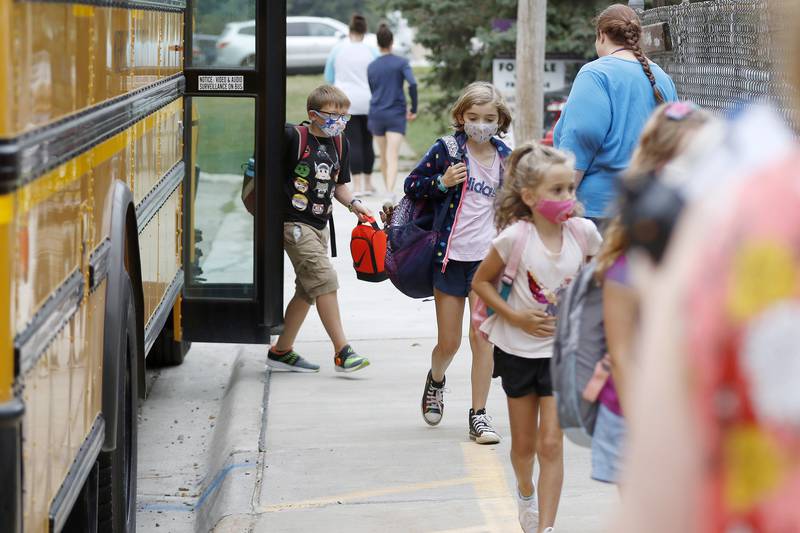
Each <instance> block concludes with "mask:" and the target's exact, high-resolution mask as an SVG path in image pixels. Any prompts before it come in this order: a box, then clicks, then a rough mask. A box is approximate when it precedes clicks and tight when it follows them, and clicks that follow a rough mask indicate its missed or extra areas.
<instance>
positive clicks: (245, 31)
mask: <svg viewBox="0 0 800 533" xmlns="http://www.w3.org/2000/svg"><path fill="white" fill-rule="evenodd" d="M239 34H240V35H253V36H255V34H256V27H255V26H245V27H243V28H239Z"/></svg>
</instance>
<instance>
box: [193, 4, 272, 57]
mask: <svg viewBox="0 0 800 533" xmlns="http://www.w3.org/2000/svg"><path fill="white" fill-rule="evenodd" d="M232 7H235V8H236V10H235V11H234V10H233V9H232ZM255 14H256V4H255V0H247V1H245V2H236V3H232V2H229V3H224V2H223V3H220V2H217V1H216V0H198V1H196V2H195V3H194V33H193V34H192V39H193V43H192V55H191V66H193V67H203V66H214V67H246V68H253V67H254V66H255V58H256V21H255Z"/></svg>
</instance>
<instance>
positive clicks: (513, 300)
mask: <svg viewBox="0 0 800 533" xmlns="http://www.w3.org/2000/svg"><path fill="white" fill-rule="evenodd" d="M526 224H530V222H526V221H519V222H517V223H516V224H513V225H512V226H509V227H508V228H506V229H504V230H503V231H502V232H500V235H498V236H497V238H496V239H495V240H494V241H492V246H494V248H495V250H497V253H499V254H500V257H501V258H502V259H503V262H504V263H506V262H508V260H509V258H510V256H511V251H512V249H513V248H514V242H515V241H516V239H517V235H518V234H519V232H520V231H522V230H523V229H524V225H526ZM568 225H569V226H571V228H569V227H567V226H568ZM531 226H532V227H531V235H530V239H529V241H528V243H527V245H526V246H525V251H524V252H523V254H522V259H521V260H520V264H519V268H518V269H517V277H516V278H514V284H513V285H512V286H511V293H510V294H509V296H508V304H509V305H510V306H511V307H512V308H513V309H515V310H517V311H524V310H528V309H530V310H539V311H544V312H546V313H548V314H549V315H551V316H556V315H557V314H558V301H559V298H560V297H561V295H562V293H563V292H564V291H565V290H566V288H567V287H569V284H570V283H572V280H573V279H574V278H575V276H576V274H577V273H578V270H580V268H581V266H582V265H583V262H584V259H585V258H586V256H594V255H597V252H598V251H599V250H600V244H601V243H602V242H603V239H602V237H601V236H600V233H599V232H598V231H597V228H596V227H595V225H594V224H593V223H592V222H591V221H590V220H587V219H585V218H572V219H570V220H568V221H567V222H566V223H564V224H562V229H561V231H562V244H561V251H560V252H557V253H553V252H551V251H550V250H549V249H548V248H547V247H546V246H545V245H544V243H543V242H542V240H541V239H540V238H539V233H538V232H537V231H536V227H535V226H533V225H532V224H531ZM575 234H579V235H582V237H583V239H582V240H583V241H584V242H585V244H586V249H585V250H582V249H581V245H580V244H579V241H578V240H577V239H576V237H575ZM481 331H483V332H484V333H486V334H487V335H489V342H491V343H492V344H494V345H495V346H497V347H498V348H500V349H501V350H503V351H504V352H506V353H509V354H512V355H516V356H518V357H525V358H527V359H541V358H546V357H552V356H553V337H536V336H534V335H530V334H528V333H526V332H525V331H523V330H521V329H519V328H516V327H514V326H512V325H511V324H509V323H508V322H507V321H506V320H504V319H503V318H502V317H500V316H499V315H497V314H495V315H492V316H491V317H489V319H488V320H486V322H484V323H483V325H482V326H481Z"/></svg>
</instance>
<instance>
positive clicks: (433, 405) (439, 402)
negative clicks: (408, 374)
mask: <svg viewBox="0 0 800 533" xmlns="http://www.w3.org/2000/svg"><path fill="white" fill-rule="evenodd" d="M444 382H445V380H444V379H442V385H441V387H436V386H435V385H434V384H433V376H432V373H431V371H428V378H427V379H426V380H425V392H423V393H422V418H424V419H425V422H426V423H427V424H428V425H429V426H436V425H438V424H439V422H441V421H442V415H444Z"/></svg>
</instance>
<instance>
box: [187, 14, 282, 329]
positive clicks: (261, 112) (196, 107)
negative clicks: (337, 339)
mask: <svg viewBox="0 0 800 533" xmlns="http://www.w3.org/2000/svg"><path fill="white" fill-rule="evenodd" d="M215 1H216V0H190V1H189V2H188V5H187V10H188V12H187V13H188V14H190V15H189V16H187V17H186V25H185V27H186V29H185V32H186V34H185V47H184V50H185V56H184V57H185V74H186V98H185V110H184V113H185V116H184V119H185V122H184V123H185V124H186V127H185V130H184V142H185V145H184V158H185V160H186V162H187V169H188V170H189V171H187V172H186V177H185V182H184V189H183V190H184V221H183V222H184V223H183V235H182V244H183V250H182V253H183V265H184V273H185V285H184V294H183V302H182V306H181V313H182V317H181V320H180V323H181V324H182V332H181V334H182V338H183V339H185V340H190V341H202V342H236V343H253V344H266V343H268V342H269V337H270V333H274V332H275V330H276V328H278V327H279V326H280V325H281V324H282V320H283V319H282V316H283V315H282V313H283V224H282V207H283V203H282V201H281V198H282V197H283V190H282V187H283V185H282V180H281V169H282V167H283V162H282V160H281V159H282V154H283V138H284V122H285V115H286V110H285V107H286V104H285V101H286V94H285V92H286V88H285V87H286V85H285V76H286V5H285V2H261V1H256V0H250V3H249V5H248V7H247V8H246V10H245V11H247V9H249V10H250V11H248V12H235V13H226V14H223V18H225V20H224V23H226V24H225V26H224V28H223V27H222V25H221V24H220V23H219V19H220V13H219V10H218V9H216V8H215V7H214V6H213V4H214V3H215ZM237 5H238V4H237ZM253 17H254V20H252V19H253ZM217 33H219V35H218V36H216V37H215V35H216V34H217ZM250 157H253V158H254V159H255V175H256V209H255V215H254V216H253V215H251V214H250V213H248V212H247V210H246V209H245V207H244V204H243V203H242V201H241V198H240V193H241V187H242V180H243V173H244V168H245V166H246V165H247V162H248V159H249V158H250Z"/></svg>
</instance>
